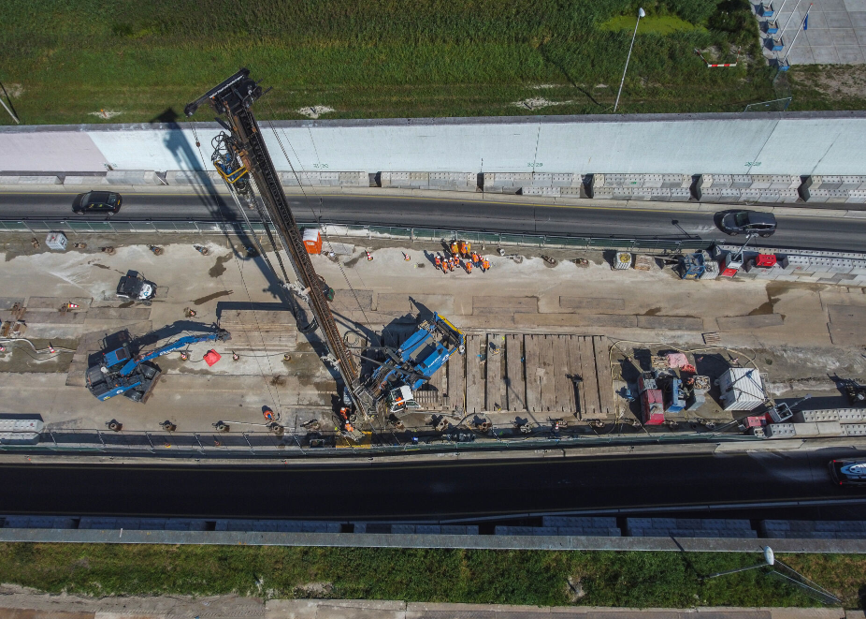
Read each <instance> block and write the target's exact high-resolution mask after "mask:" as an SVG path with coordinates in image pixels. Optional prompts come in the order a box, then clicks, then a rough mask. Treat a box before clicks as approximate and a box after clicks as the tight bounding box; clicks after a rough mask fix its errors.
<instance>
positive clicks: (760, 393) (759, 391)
mask: <svg viewBox="0 0 866 619" xmlns="http://www.w3.org/2000/svg"><path fill="white" fill-rule="evenodd" d="M719 390H720V391H721V400H722V404H723V405H724V407H725V410H726V411H750V410H754V409H756V408H758V407H759V406H760V405H761V404H763V403H764V401H765V400H766V396H765V395H764V383H763V381H762V380H761V373H760V372H759V371H758V370H756V369H754V368H730V369H729V370H728V371H727V372H725V373H724V374H722V375H721V377H719Z"/></svg>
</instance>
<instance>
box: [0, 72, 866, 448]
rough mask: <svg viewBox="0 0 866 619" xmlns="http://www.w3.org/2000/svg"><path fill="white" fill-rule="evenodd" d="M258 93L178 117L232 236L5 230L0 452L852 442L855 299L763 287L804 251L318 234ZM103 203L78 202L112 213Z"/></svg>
mask: <svg viewBox="0 0 866 619" xmlns="http://www.w3.org/2000/svg"><path fill="white" fill-rule="evenodd" d="M263 96H265V93H264V92H263V90H262V88H261V86H260V85H259V84H257V83H256V82H255V81H254V80H253V79H252V78H251V77H250V76H249V72H248V71H247V70H245V69H243V70H241V71H240V72H238V73H237V74H235V75H234V76H232V77H231V78H229V79H227V80H226V81H224V82H223V83H221V84H219V85H218V86H216V87H214V88H213V89H212V90H210V91H209V92H208V93H206V94H204V95H203V96H202V97H200V98H199V99H197V100H195V101H194V102H192V103H190V104H189V105H188V106H187V108H186V110H185V112H186V114H187V115H191V114H193V113H195V112H196V110H197V109H198V108H199V107H200V106H203V105H207V106H210V107H211V108H212V109H213V111H214V113H215V114H216V115H217V121H218V122H219V124H220V126H221V127H222V130H221V131H220V133H219V134H218V135H216V137H214V138H213V139H212V140H211V144H210V145H208V144H206V143H205V144H203V143H202V141H201V140H200V139H199V137H198V135H197V134H196V135H195V140H196V143H195V147H196V149H197V150H198V152H199V153H200V154H201V155H202V159H203V160H204V159H205V158H206V157H209V158H210V160H211V163H212V165H213V166H214V170H215V172H216V174H217V175H218V178H219V183H220V185H219V186H218V187H217V188H215V189H213V191H214V192H216V194H219V196H221V199H226V200H230V204H232V205H233V207H234V209H235V211H234V212H235V214H236V215H237V216H238V220H237V221H236V222H234V223H232V224H231V225H230V226H220V227H217V228H213V229H211V230H210V231H209V233H208V234H196V233H191V232H189V231H186V232H184V231H183V230H181V229H176V230H175V231H173V232H170V233H160V232H158V231H156V230H155V229H151V230H150V231H149V230H148V229H147V228H146V227H141V229H138V230H137V229H136V226H135V225H130V227H129V228H128V229H127V230H126V234H121V235H118V234H109V233H108V232H107V231H106V232H99V230H98V229H91V230H89V231H88V234H78V235H70V236H69V238H68V236H67V235H66V234H63V233H52V234H49V236H48V238H46V239H45V240H44V241H41V240H40V239H37V238H35V237H33V238H32V239H31V238H29V237H25V236H23V235H21V234H20V233H19V234H12V233H10V234H7V235H6V256H7V258H6V262H5V263H4V264H3V265H0V282H2V288H3V297H2V298H0V316H2V319H3V324H2V333H0V336H2V347H3V349H2V352H0V372H2V373H3V375H4V377H5V378H4V387H3V392H4V397H5V398H6V401H7V402H12V403H14V410H15V411H16V412H15V413H14V414H12V415H11V416H10V417H9V419H7V420H6V421H5V423H6V426H8V427H7V428H6V430H7V431H6V432H4V433H3V434H2V435H0V441H2V443H3V446H4V448H6V449H11V450H13V451H14V450H16V449H20V450H33V449H34V448H37V449H41V450H45V451H63V452H65V453H74V452H76V451H77V450H80V451H81V452H82V453H84V452H86V451H87V450H88V449H92V448H94V447H96V448H98V449H99V450H102V451H105V452H111V453H119V454H129V455H144V454H152V453H154V452H161V453H162V454H163V455H175V454H176V455H182V454H185V453H189V452H195V453H197V454H207V455H209V456H213V457H221V456H231V457H236V456H244V455H253V456H261V457H273V456H275V455H277V456H278V457H287V456H290V455H292V454H296V455H298V456H308V455H319V456H324V455H327V454H337V453H346V450H354V449H369V450H372V451H377V450H379V451H384V452H388V451H392V450H400V451H406V450H409V449H411V450H430V451H437V450H454V449H457V450H458V451H459V450H462V449H477V450H482V451H484V450H502V449H509V450H515V449H519V448H520V447H532V448H533V449H537V448H538V446H539V445H542V446H553V445H556V446H557V447H565V446H570V445H571V446H575V447H580V446H583V445H593V444H597V443H598V442H599V441H605V442H611V441H625V442H627V443H631V444H642V443H657V442H659V441H662V440H666V441H670V440H675V441H682V442H686V443H687V442H695V441H698V442H705V441H716V442H719V441H722V442H726V441H749V442H752V443H754V442H755V441H764V440H772V439H795V440H801V441H802V440H804V439H806V438H817V437H822V438H828V437H831V438H832V437H838V438H844V437H846V436H858V435H859V434H861V433H866V419H864V418H863V415H862V410H864V409H859V408H858V406H860V405H861V404H862V403H863V402H864V398H866V388H864V387H863V386H862V385H861V384H860V382H858V377H860V376H862V375H863V374H864V362H863V356H862V355H861V354H860V353H859V351H858V349H857V348H856V346H857V345H858V344H863V343H864V342H863V341H862V340H863V335H862V330H861V329H860V328H859V325H860V324H861V321H862V319H863V317H864V313H866V295H864V294H863V292H862V291H863V288H862V287H860V286H842V285H840V282H841V283H845V281H850V280H844V281H843V280H838V279H837V281H834V282H833V283H832V285H815V284H811V285H810V284H805V285H804V284H798V283H797V282H796V281H794V280H795V279H796V278H795V277H793V276H792V277H788V278H780V277H779V276H778V275H777V272H778V273H782V272H787V271H785V269H788V270H793V269H796V268H797V267H796V264H799V263H797V259H801V260H802V256H801V255H797V256H794V255H791V252H790V251H787V250H784V249H780V250H774V249H772V248H767V247H764V248H761V249H757V248H752V249H751V250H750V251H749V252H747V249H748V248H747V246H748V243H749V241H750V240H751V238H753V236H762V237H763V236H768V235H769V234H770V233H772V230H771V231H770V232H769V233H768V234H764V232H763V231H762V230H758V229H757V228H755V229H756V230H757V231H758V232H760V235H759V234H757V233H756V234H754V235H749V236H748V237H747V238H746V239H745V245H743V244H740V245H727V246H726V245H723V244H720V243H717V244H712V243H709V244H708V243H705V242H701V241H700V240H699V239H698V240H693V239H689V238H687V239H686V240H687V242H686V243H685V244H684V243H683V242H682V241H677V243H675V244H674V245H670V244H667V245H666V244H665V243H658V244H657V245H656V246H653V245H652V244H651V243H650V244H648V245H647V246H646V247H645V248H644V249H643V250H634V251H621V250H616V249H609V250H605V249H603V248H600V247H591V246H588V245H587V246H584V247H582V248H578V247H575V246H573V245H576V243H572V244H569V243H567V242H565V241H563V240H562V239H561V240H560V241H561V242H560V244H559V245H557V244H556V242H548V243H547V245H546V246H532V245H531V244H528V243H523V244H521V243H519V242H515V241H514V239H513V238H510V239H509V238H506V237H507V236H508V235H491V234H489V233H488V234H485V233H483V232H472V231H466V230H464V231H457V230H455V231H437V230H425V231H420V230H417V231H410V233H409V234H408V236H401V234H400V233H392V232H389V231H388V230H384V229H373V228H369V227H368V228H364V227H357V226H355V227H352V226H347V225H342V224H334V223H331V222H329V221H327V219H325V218H323V217H322V216H321V208H322V206H323V205H324V204H326V203H327V201H328V200H329V199H330V198H329V197H328V196H326V195H325V194H324V193H322V191H321V189H320V188H314V187H308V188H306V189H305V188H304V185H305V183H304V181H303V179H302V178H301V175H302V174H303V171H299V170H294V169H293V170H292V172H291V174H292V175H293V176H294V177H295V179H296V180H297V187H296V188H295V189H294V190H292V191H289V192H288V193H287V190H286V188H285V187H284V184H285V183H284V180H283V177H284V176H285V173H283V174H282V175H281V174H280V173H279V172H278V171H277V169H276V168H275V165H274V162H273V159H272V157H275V156H276V155H274V154H273V153H271V152H269V150H268V145H267V144H266V143H265V139H264V135H265V134H266V133H267V132H268V130H269V129H273V127H263V126H260V125H259V124H258V122H257V121H256V118H255V115H254V109H255V108H256V103H257V101H258V100H259V99H260V98H261V97H263ZM273 135H274V136H275V137H276V140H277V143H278V144H279V146H280V147H281V149H282V150H283V153H284V154H285V145H284V144H283V142H282V141H281V140H280V137H279V135H278V134H277V132H276V131H275V130H274V131H273ZM208 146H210V150H209V149H208ZM286 157H287V158H288V155H286ZM289 163H290V165H291V160H289ZM500 176H502V175H500ZM395 178H396V177H395ZM611 178H613V175H608V182H611ZM660 178H661V177H660ZM601 182H602V183H603V182H605V181H604V180H602V181H601ZM716 182H717V183H718V182H719V180H718V179H716ZM154 191H157V190H154ZM596 191H599V190H598V189H597V190H596ZM524 193H526V191H524ZM216 194H214V195H216ZM95 195H96V193H95V192H91V193H89V194H85V197H81V196H79V198H78V199H77V202H76V205H78V206H74V208H78V209H80V210H86V208H90V206H84V205H85V204H87V203H88V200H89V201H90V203H93V202H94V200H96V198H94V197H93V196H95ZM106 196H109V197H107V198H103V199H102V200H103V202H102V203H98V204H97V208H99V207H108V208H113V209H114V212H118V211H119V210H120V208H121V207H122V198H120V197H119V194H106ZM110 196H116V197H114V198H111V197H110ZM126 199H127V200H128V199H129V198H126ZM389 199H390V198H383V200H384V201H385V205H386V208H387V201H388V200H389ZM112 201H113V202H112ZM91 206H92V204H91ZM395 215H397V216H398V215H399V206H395ZM299 220H300V221H302V222H303V223H301V224H299V223H298V222H299ZM767 221H769V219H768V220H767ZM772 221H773V224H772V225H773V226H775V220H772ZM674 223H676V222H674ZM752 224H753V225H755V226H757V225H759V221H758V220H757V219H754V220H753V221H752ZM440 233H441V234H440ZM689 241H690V242H691V245H689ZM570 245H572V246H570ZM689 246H690V247H692V249H689V248H688V247H689ZM608 247H612V248H613V247H616V242H612V243H610V244H608ZM816 253H819V252H811V254H816ZM799 254H802V255H805V256H808V255H809V254H810V252H808V251H803V252H799ZM807 259H808V258H807ZM816 260H817V258H816ZM849 261H850V260H849ZM790 265H794V266H790ZM741 269H742V271H741ZM761 269H763V270H764V271H766V272H767V273H770V272H772V273H774V276H773V277H772V278H771V277H761V276H759V275H758V271H761ZM774 269H775V270H774ZM849 271H850V269H849ZM791 272H793V271H791ZM24 273H26V274H27V277H22V275H23V274H24ZM738 273H739V274H740V275H741V277H735V276H736V275H737V274H738ZM748 273H751V277H744V276H745V275H747V274H748ZM851 283H856V282H851ZM816 316H820V317H821V319H820V320H816ZM852 345H854V347H852ZM94 397H95V398H96V400H94V399H93V398H94ZM815 402H819V404H818V405H815ZM166 450H172V451H166ZM334 450H342V452H335V451H334Z"/></svg>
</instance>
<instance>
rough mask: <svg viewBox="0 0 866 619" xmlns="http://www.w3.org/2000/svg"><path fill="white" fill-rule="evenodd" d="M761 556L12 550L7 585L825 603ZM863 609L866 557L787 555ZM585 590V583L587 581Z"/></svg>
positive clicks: (104, 590) (7, 552) (3, 566)
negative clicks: (762, 566) (771, 571)
mask: <svg viewBox="0 0 866 619" xmlns="http://www.w3.org/2000/svg"><path fill="white" fill-rule="evenodd" d="M759 560H760V556H759V555H757V554H751V555H747V554H724V553H720V554H709V553H706V554H704V553H689V554H684V553H650V552H643V553H641V552H631V553H629V552H626V553H614V552H542V551H476V550H392V549H339V548H278V547H234V546H232V547H229V546H134V545H129V546H123V545H98V544H88V545H80V544H67V545H62V544H0V582H4V583H15V584H20V585H25V586H29V587H34V588H37V589H40V590H44V591H47V592H52V593H58V592H61V591H66V592H68V593H77V594H87V595H143V594H192V595H214V594H225V593H230V592H237V593H240V594H242V595H266V596H269V597H331V598H366V599H396V600H406V601H428V602H468V603H500V604H537V605H567V604H570V603H572V594H573V589H572V588H570V587H569V584H568V583H569V580H571V582H572V584H573V585H575V586H576V588H578V589H582V590H583V592H584V593H585V595H583V597H581V598H580V599H579V600H578V601H577V603H578V604H583V605H597V606H630V607H644V608H645V607H678V608H685V607H691V606H721V605H734V606H815V605H816V602H814V601H813V600H812V599H810V598H808V597H806V596H805V595H804V594H803V593H801V592H800V591H799V590H798V589H794V588H792V587H790V586H787V585H784V584H782V583H780V581H778V580H775V579H773V578H771V577H769V576H767V575H766V574H763V573H761V571H760V570H752V571H748V572H743V573H740V574H734V575H731V576H726V577H722V578H717V579H713V580H709V581H706V582H704V583H701V582H700V576H702V575H708V574H711V573H714V572H718V571H722V570H727V569H733V568H737V567H745V566H748V565H754V564H755V563H756V562H758V561H759ZM783 560H784V561H786V562H787V563H788V564H789V565H791V566H793V567H794V568H795V569H797V570H798V571H800V572H801V573H805V575H807V576H808V577H810V578H812V579H813V580H815V581H816V582H818V583H819V584H821V585H823V586H825V587H827V588H829V589H830V590H832V591H834V592H835V593H836V594H837V595H840V596H841V597H842V598H843V599H844V600H845V604H846V606H848V607H852V608H856V607H857V606H858V605H859V601H858V588H859V587H861V586H862V585H863V583H864V582H866V558H864V557H861V556H847V555H796V556H789V557H784V559H783ZM578 583H579V584H578Z"/></svg>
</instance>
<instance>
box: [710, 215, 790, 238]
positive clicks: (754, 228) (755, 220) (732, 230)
mask: <svg viewBox="0 0 866 619" xmlns="http://www.w3.org/2000/svg"><path fill="white" fill-rule="evenodd" d="M719 227H720V228H721V229H722V232H724V233H725V234H729V235H730V236H737V235H738V234H757V235H758V236H770V235H771V234H773V233H774V232H775V231H776V217H775V216H774V215H773V214H772V213H759V212H758V211H732V212H730V213H726V214H725V215H724V217H722V219H721V221H720V222H719Z"/></svg>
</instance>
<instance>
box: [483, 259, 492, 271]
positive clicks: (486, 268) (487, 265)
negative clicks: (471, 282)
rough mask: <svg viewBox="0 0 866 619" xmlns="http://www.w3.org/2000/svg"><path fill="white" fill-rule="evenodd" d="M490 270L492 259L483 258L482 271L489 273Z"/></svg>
mask: <svg viewBox="0 0 866 619" xmlns="http://www.w3.org/2000/svg"><path fill="white" fill-rule="evenodd" d="M489 270H490V261H489V260H488V259H487V258H481V271H482V272H484V273H487V271H489Z"/></svg>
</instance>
